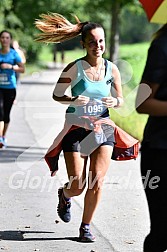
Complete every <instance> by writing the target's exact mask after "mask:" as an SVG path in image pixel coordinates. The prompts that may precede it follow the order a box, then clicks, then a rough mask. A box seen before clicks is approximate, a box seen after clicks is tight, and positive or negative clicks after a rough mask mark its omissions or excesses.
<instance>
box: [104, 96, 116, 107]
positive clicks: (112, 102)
mask: <svg viewBox="0 0 167 252" xmlns="http://www.w3.org/2000/svg"><path fill="white" fill-rule="evenodd" d="M102 102H103V105H105V106H106V107H107V108H114V107H115V106H117V99H116V98H114V97H111V96H109V97H103V98H102Z"/></svg>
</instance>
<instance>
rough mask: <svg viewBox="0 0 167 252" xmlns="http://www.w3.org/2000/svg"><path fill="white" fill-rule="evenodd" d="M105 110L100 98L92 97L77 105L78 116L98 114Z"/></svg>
mask: <svg viewBox="0 0 167 252" xmlns="http://www.w3.org/2000/svg"><path fill="white" fill-rule="evenodd" d="M105 110H106V106H104V105H103V104H102V101H101V100H98V99H92V100H90V101H89V102H88V103H87V104H86V105H85V106H83V107H81V106H78V107H77V114H78V116H100V115H102V114H103V112H104V111H105Z"/></svg>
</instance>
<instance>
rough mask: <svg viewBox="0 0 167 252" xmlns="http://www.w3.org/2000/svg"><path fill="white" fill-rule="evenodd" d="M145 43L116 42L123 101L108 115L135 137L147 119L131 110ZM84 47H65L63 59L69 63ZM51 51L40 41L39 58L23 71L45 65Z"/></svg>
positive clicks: (141, 69)
mask: <svg viewBox="0 0 167 252" xmlns="http://www.w3.org/2000/svg"><path fill="white" fill-rule="evenodd" d="M148 47H149V43H140V44H130V45H121V46H120V56H119V65H118V67H119V70H120V72H121V77H122V83H123V84H122V87H123V95H124V98H125V105H124V106H123V108H121V109H117V110H111V109H110V117H111V119H113V121H114V122H115V123H116V124H117V125H119V126H120V127H121V128H123V129H124V130H125V131H127V132H128V133H130V134H131V135H133V136H134V137H135V138H137V139H139V140H140V141H141V140H142V136H143V129H144V126H145V123H146V121H147V118H148V116H147V115H139V114H138V113H137V112H136V110H135V97H136V92H137V90H136V89H137V86H138V85H139V83H140V79H141V76H142V72H143V69H144V65H145V62H146V58H147V50H148ZM84 54H85V52H84V50H80V49H76V50H71V51H65V63H69V62H71V61H73V60H75V59H77V58H79V57H82V56H84ZM52 61H53V55H52V50H51V47H50V46H47V45H43V46H42V51H41V54H40V55H39V60H38V62H37V63H36V64H33V65H32V64H30V65H29V64H27V67H26V74H30V73H32V72H33V71H39V70H41V68H42V67H45V63H47V62H52ZM57 61H58V62H61V54H60V52H58V54H57Z"/></svg>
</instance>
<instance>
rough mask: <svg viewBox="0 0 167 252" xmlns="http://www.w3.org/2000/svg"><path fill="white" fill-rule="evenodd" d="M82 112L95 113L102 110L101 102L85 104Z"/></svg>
mask: <svg viewBox="0 0 167 252" xmlns="http://www.w3.org/2000/svg"><path fill="white" fill-rule="evenodd" d="M83 111H84V114H86V115H91V114H94V115H97V114H100V113H102V112H103V105H102V104H94V105H87V106H84V107H83Z"/></svg>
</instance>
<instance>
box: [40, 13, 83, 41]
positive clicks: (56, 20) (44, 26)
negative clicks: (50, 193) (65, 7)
mask: <svg viewBox="0 0 167 252" xmlns="http://www.w3.org/2000/svg"><path fill="white" fill-rule="evenodd" d="M40 17H41V19H36V21H35V26H36V27H37V28H38V29H39V30H40V31H42V33H40V34H38V35H37V38H36V39H35V40H36V41H38V42H45V43H60V42H63V41H67V40H70V39H72V38H74V37H77V36H78V35H79V34H80V33H81V32H82V29H83V27H84V25H86V24H88V22H80V20H79V19H78V17H77V16H76V15H74V17H75V20H76V21H77V23H76V24H72V23H70V22H69V21H68V20H67V19H66V18H65V17H64V16H62V15H61V14H58V13H49V14H41V15H40Z"/></svg>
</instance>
